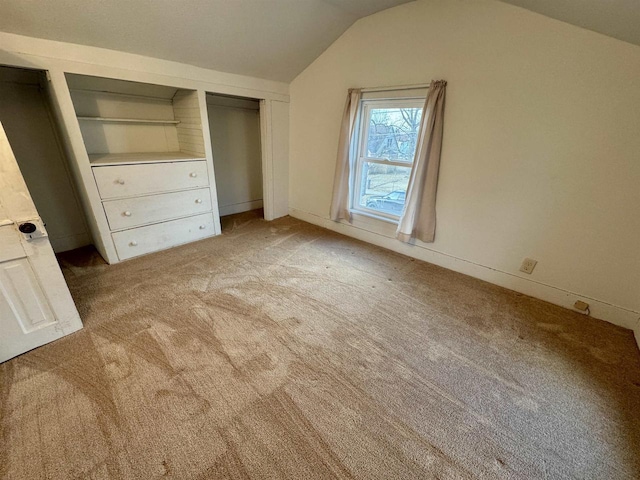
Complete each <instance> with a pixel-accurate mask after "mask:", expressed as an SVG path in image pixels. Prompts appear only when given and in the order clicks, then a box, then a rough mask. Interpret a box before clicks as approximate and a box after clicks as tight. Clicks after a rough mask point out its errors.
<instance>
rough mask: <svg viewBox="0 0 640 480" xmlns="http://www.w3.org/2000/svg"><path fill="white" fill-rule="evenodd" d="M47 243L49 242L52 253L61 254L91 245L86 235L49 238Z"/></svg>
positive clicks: (89, 238)
mask: <svg viewBox="0 0 640 480" xmlns="http://www.w3.org/2000/svg"><path fill="white" fill-rule="evenodd" d="M49 242H51V247H53V251H54V252H56V253H62V252H66V251H69V250H75V249H76V248H80V247H85V246H87V245H91V237H89V234H88V233H76V234H75V235H68V236H66V237H59V238H53V237H49Z"/></svg>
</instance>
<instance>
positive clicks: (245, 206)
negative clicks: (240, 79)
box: [207, 94, 263, 215]
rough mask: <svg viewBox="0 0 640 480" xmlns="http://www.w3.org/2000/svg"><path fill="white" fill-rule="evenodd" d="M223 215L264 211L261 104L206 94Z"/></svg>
mask: <svg viewBox="0 0 640 480" xmlns="http://www.w3.org/2000/svg"><path fill="white" fill-rule="evenodd" d="M207 114H208V117H209V129H210V132H209V133H210V136H211V144H212V148H213V164H214V167H215V172H216V184H217V192H218V206H219V210H220V215H230V214H234V213H240V212H245V211H248V210H254V209H259V208H262V207H263V195H262V186H263V179H262V153H261V145H260V102H259V101H258V100H254V99H249V98H238V97H229V96H223V95H215V94H207Z"/></svg>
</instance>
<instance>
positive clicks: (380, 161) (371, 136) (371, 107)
mask: <svg viewBox="0 0 640 480" xmlns="http://www.w3.org/2000/svg"><path fill="white" fill-rule="evenodd" d="M423 106H424V98H392V99H389V98H386V99H366V98H365V99H364V100H362V101H361V104H360V110H359V127H358V128H359V136H358V142H357V144H356V145H355V146H354V158H355V168H354V172H355V175H354V178H353V185H352V196H351V207H352V210H353V211H355V212H358V213H364V214H368V215H374V216H378V217H383V218H386V219H388V220H392V221H398V219H399V218H400V215H402V210H403V209H404V201H405V196H406V193H407V185H408V183H409V175H410V174H411V167H412V166H413V157H414V154H415V151H416V143H417V141H418V131H419V130H420V120H421V119H422V109H423Z"/></svg>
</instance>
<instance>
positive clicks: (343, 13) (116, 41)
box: [0, 0, 640, 82]
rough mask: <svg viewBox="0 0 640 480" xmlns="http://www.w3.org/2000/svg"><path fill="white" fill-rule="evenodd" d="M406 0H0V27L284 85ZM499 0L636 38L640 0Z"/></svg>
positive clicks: (639, 39) (638, 36)
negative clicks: (352, 30) (353, 29)
mask: <svg viewBox="0 0 640 480" xmlns="http://www.w3.org/2000/svg"><path fill="white" fill-rule="evenodd" d="M410 1H411V0H109V1H92V0H89V1H88V0H38V1H25V0H2V1H0V31H4V32H10V33H17V34H21V35H27V36H31V37H38V38H46V39H50V40H59V41H64V42H70V43H77V44H81V45H90V46H96V47H103V48H109V49H112V50H119V51H123V52H129V53H137V54H141V55H147V56H150V57H156V58H162V59H166V60H174V61H177V62H182V63H188V64H191V65H197V66H200V67H205V68H211V69H214V70H220V71H225V72H231V73H238V74H242V75H250V76H254V77H259V78H266V79H271V80H280V81H284V82H289V81H291V80H292V79H293V78H295V76H296V75H297V74H298V73H300V72H301V71H302V70H304V68H305V67H306V66H307V65H309V64H310V63H311V62H313V60H315V58H316V57H318V55H320V54H321V53H322V52H323V51H324V50H325V49H326V48H327V47H328V46H329V45H331V43H333V41H335V40H336V39H337V38H338V37H339V36H340V35H341V34H342V33H343V32H344V31H345V30H347V28H349V26H351V25H352V24H353V23H354V22H355V21H356V20H358V19H359V18H362V17H365V16H367V15H371V14H373V13H376V12H378V11H381V10H384V9H386V8H390V7H393V6H396V5H400V4H402V3H409V2H410ZM420 1H430V0H420ZM449 1H455V0H449ZM501 1H503V2H505V3H510V4H512V5H516V6H520V7H523V8H526V9H528V10H531V11H534V12H537V13H540V14H543V15H546V16H548V17H551V18H555V19H558V20H562V21H565V22H567V23H572V24H574V25H578V26H580V27H583V28H587V29H590V30H594V31H596V32H600V33H603V34H605V35H609V36H611V37H615V38H618V39H621V40H624V41H627V42H631V43H634V44H636V45H640V0H606V1H604V0H501Z"/></svg>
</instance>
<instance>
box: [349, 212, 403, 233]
mask: <svg viewBox="0 0 640 480" xmlns="http://www.w3.org/2000/svg"><path fill="white" fill-rule="evenodd" d="M351 225H353V226H354V227H357V228H360V229H362V230H366V231H367V232H371V233H377V234H379V235H384V236H385V237H389V238H394V237H395V236H396V229H397V228H398V221H397V220H393V219H391V218H387V217H381V216H378V215H375V214H371V213H368V212H361V211H359V210H351Z"/></svg>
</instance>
